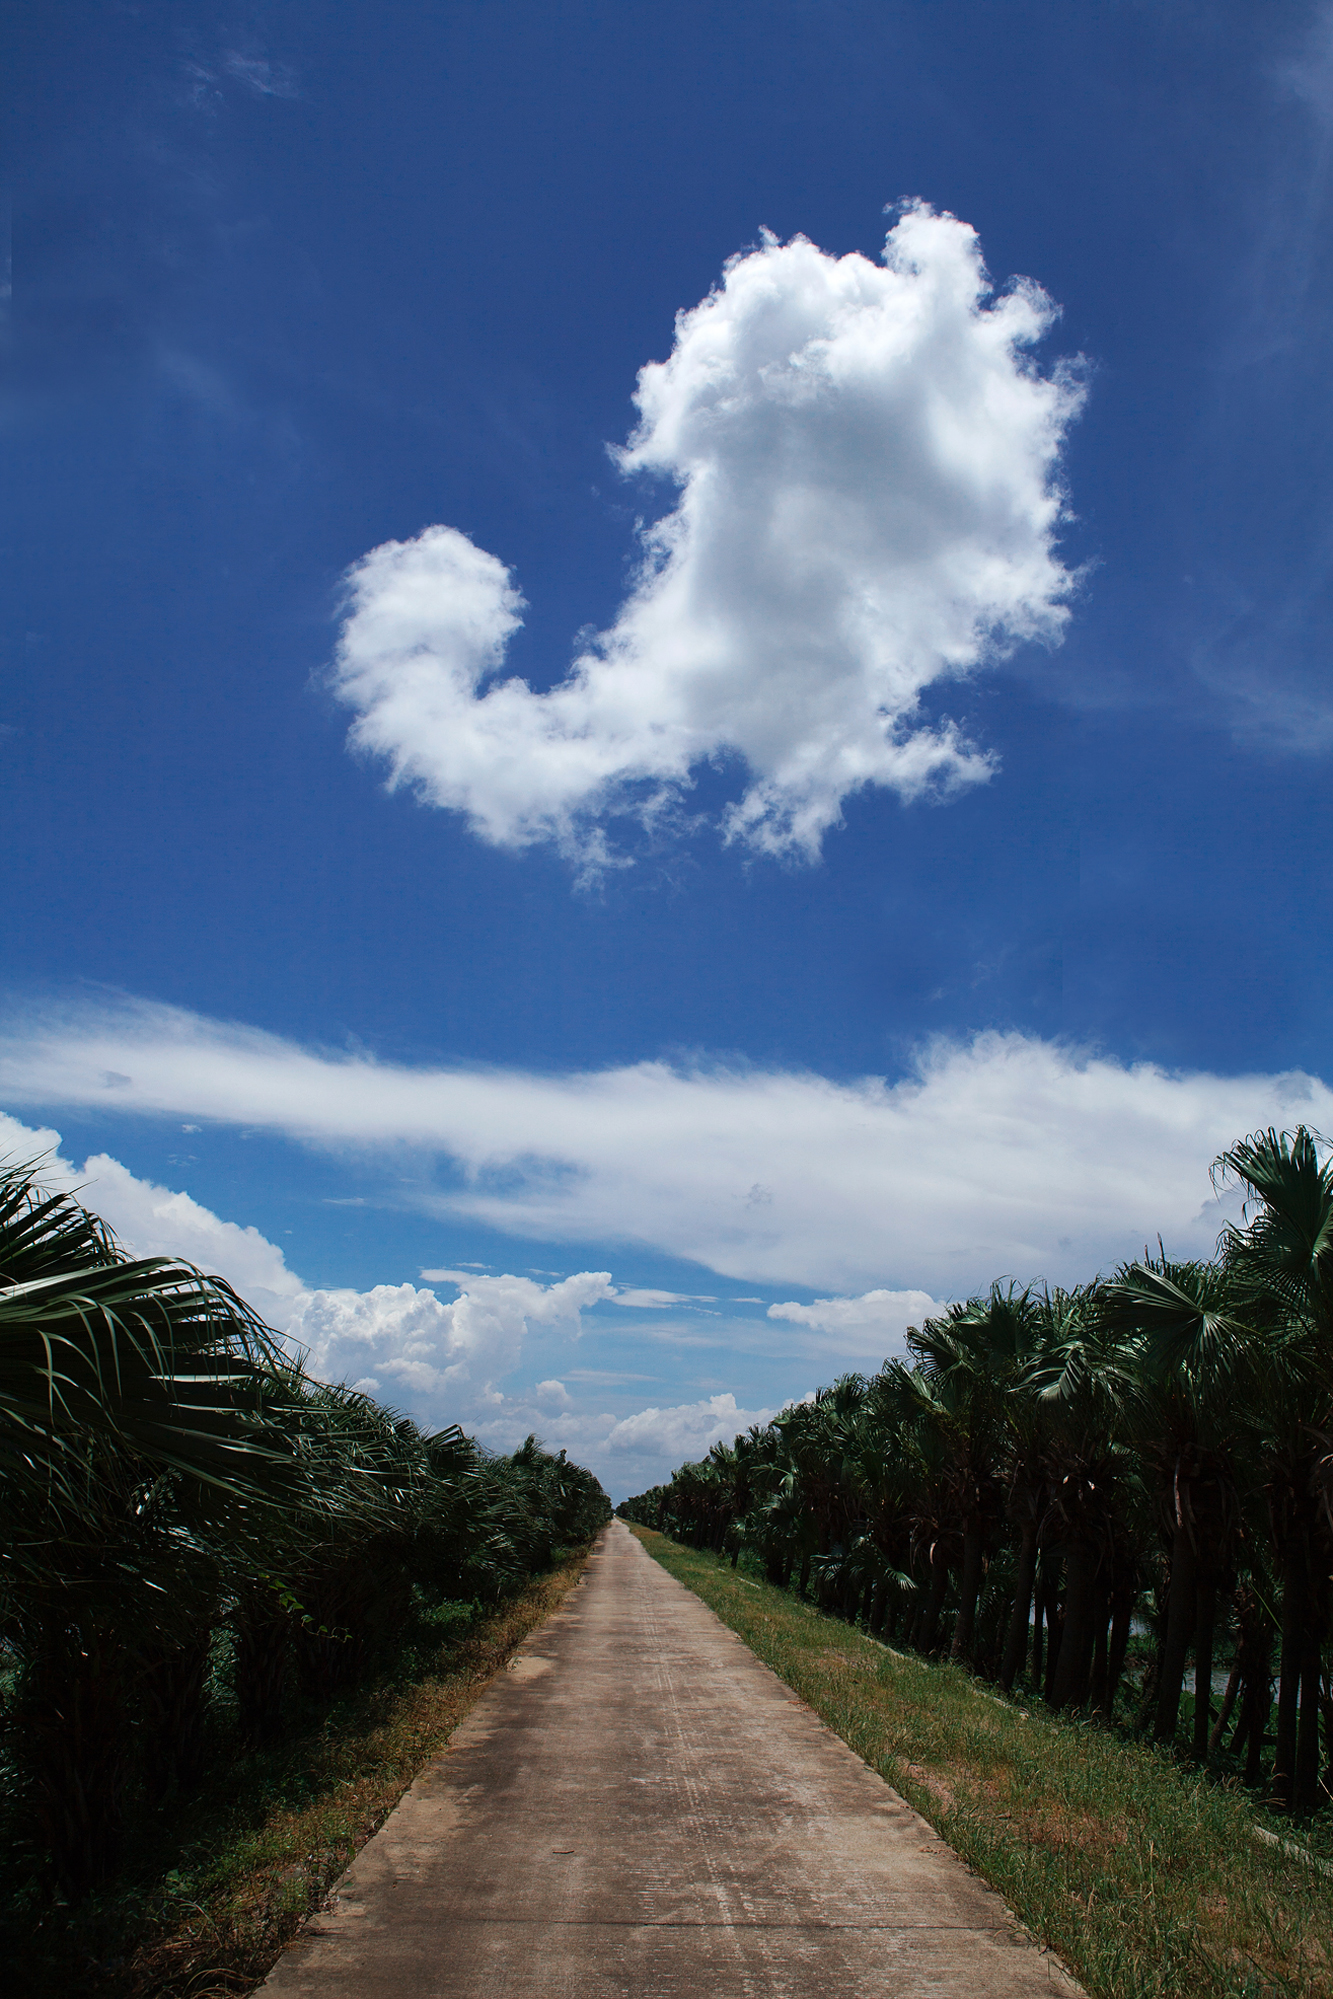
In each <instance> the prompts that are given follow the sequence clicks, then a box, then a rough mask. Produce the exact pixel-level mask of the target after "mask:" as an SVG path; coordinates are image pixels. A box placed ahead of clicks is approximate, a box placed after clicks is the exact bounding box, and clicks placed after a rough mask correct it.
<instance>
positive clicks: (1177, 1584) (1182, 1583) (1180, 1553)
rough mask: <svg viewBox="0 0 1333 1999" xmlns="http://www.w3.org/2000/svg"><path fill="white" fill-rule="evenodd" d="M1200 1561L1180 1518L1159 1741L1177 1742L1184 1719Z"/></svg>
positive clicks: (1157, 1719)
mask: <svg viewBox="0 0 1333 1999" xmlns="http://www.w3.org/2000/svg"><path fill="white" fill-rule="evenodd" d="M1197 1578H1198V1562H1197V1559H1196V1557H1195V1553H1194V1543H1193V1542H1192V1541H1191V1539H1190V1535H1189V1529H1188V1527H1187V1526H1186V1525H1185V1522H1184V1521H1183V1520H1180V1519H1177V1521H1176V1531H1175V1536H1174V1538H1173V1540H1172V1543H1171V1581H1170V1584H1169V1586H1168V1591H1167V1600H1166V1643H1165V1644H1164V1645H1163V1647H1162V1667H1161V1676H1160V1678H1159V1680H1158V1682H1157V1712H1156V1715H1155V1716H1154V1718H1153V1737H1154V1740H1155V1741H1157V1742H1171V1741H1173V1740H1174V1739H1175V1733H1176V1723H1177V1721H1178V1720H1179V1718H1180V1690H1181V1686H1182V1684H1183V1682H1184V1678H1185V1655H1186V1653H1187V1652H1188V1651H1189V1646H1190V1639H1191V1638H1192V1637H1193V1635H1194V1618H1195V1611H1196V1608H1197V1597H1198V1582H1197Z"/></svg>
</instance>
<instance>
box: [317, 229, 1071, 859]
mask: <svg viewBox="0 0 1333 1999" xmlns="http://www.w3.org/2000/svg"><path fill="white" fill-rule="evenodd" d="M1052 316H1053V308H1052V306H1051V304H1050V301H1049V300H1048V299H1047V298H1046V297H1045V295H1044V294H1043V293H1042V292H1041V291H1039V290H1038V289H1037V288H1036V287H1035V286H1034V285H1031V284H1027V283H1019V284H1017V285H1016V286H1014V287H1013V288H1012V289H1011V290H1010V291H1008V292H1007V293H1006V294H1004V295H1003V296H1001V297H998V298H997V297H995V296H994V295H993V294H992V292H991V289H990V286H989V282H988V280H987V277H986V273H985V268H984V266H983V263H982V260H981V252H980V248H979V245H978V242H977V238H976V235H975V232H974V231H973V230H972V229H970V228H969V227H968V226H967V225H966V224H965V223H963V222H960V221H958V220H956V219H955V218H954V217H953V216H951V215H938V214H935V213H933V212H932V211H931V210H930V209H929V208H927V207H925V206H924V205H921V204H917V205H915V206H913V207H910V208H909V209H907V210H906V212H905V213H904V214H903V215H902V216H901V218H900V220H899V221H898V222H897V224H896V226H895V227H894V228H893V229H892V231H891V232H890V234H889V237H888V240H887V242H886V245H885V249H884V254H883V261H882V263H879V264H875V263H872V262H871V261H870V260H869V259H868V258H866V257H863V256H860V255H850V256H844V257H833V256H829V255H827V254H825V252H823V251H822V250H820V249H818V248H817V247H816V246H815V245H814V244H813V243H810V242H808V241H806V240H805V238H803V237H797V238H795V239H794V240H793V241H792V242H790V243H779V242H778V241H777V240H776V238H773V237H768V236H766V237H765V239H764V241H763V243H762V245H761V246H760V247H759V248H757V249H755V250H753V251H751V252H749V253H748V254H746V255H743V256H738V257H736V258H734V259H732V261H731V262H730V263H729V264H728V266H727V268H726V271H725V274H724V276H723V279H722V282H721V284H720V285H719V286H718V287H717V288H716V289H715V290H714V291H713V292H711V293H710V294H709V296H708V297H707V298H706V299H705V300H704V301H703V302H702V303H701V304H700V305H698V306H696V307H695V308H694V309H693V310H692V311H689V312H684V313H682V314H681V315H680V316H679V318H678V320H677V324H676V337H675V345H674V348H673V350H672V353H671V355H670V357H669V359H668V360H666V361H665V362H660V363H658V362H654V363H650V364H649V365H648V366H647V367H645V368H644V369H643V370H642V371H641V373H640V375H639V383H638V390H637V394H636V396H635V401H636V404H637V407H638V412H639V422H638V425H637V428H636V429H635V431H634V433H633V435H632V437H631V438H630V441H629V444H628V446H627V447H626V448H625V449H624V450H622V451H620V452H618V453H617V454H616V456H617V458H618V460H619V463H620V465H621V467H622V468H623V470H624V471H626V472H627V473H645V474H652V475H657V476H659V477H663V478H666V479H668V480H670V481H672V482H674V484H675V485H676V487H677V488H678V499H677V501H676V504H675V506H674V507H673V508H672V509H671V511H670V512H668V513H667V514H666V515H665V516H664V517H663V518H661V519H659V520H658V521H656V522H655V523H653V524H652V525H650V526H649V527H647V528H646V529H644V530H643V531H642V541H643V560H642V564H641V567H640V570H639V573H638V576H637V580H636V582H635V584H634V586H633V588H632V589H631V591H630V594H629V596H628V597H627V599H626V601H625V603H624V604H623V606H622V607H621V610H620V612H619V615H618V617H617V618H616V621H615V623H614V624H613V626H612V627H611V628H610V630H608V631H606V632H603V633H602V634H601V635H600V636H599V637H598V638H597V639H596V640H595V642H594V643H593V644H592V645H591V646H590V647H589V649H588V650H587V651H585V652H584V653H583V654H582V655H581V656H580V657H578V658H577V659H576V660H575V662H574V665H573V668H572V670H571V672H570V674H569V677H568V678H567V679H566V680H564V681H563V682H562V683H561V684H560V685H558V686H556V687H554V688H553V689H551V690H550V691H549V692H547V693H534V692H533V691H532V690H531V688H529V687H528V686H527V685H526V683H524V682H522V681H520V680H517V679H498V678H496V677H495V676H496V675H497V671H498V669H500V668H501V666H502V664H503V660H504V655H505V648H506V644H507V641H508V640H509V638H510V636H511V635H512V633H513V631H514V629H515V627H516V625H517V623H518V621H519V618H520V615H521V611H522V608H523V606H522V599H521V597H520V596H519V593H518V590H517V587H516V585H515V584H514V581H513V579H512V578H511V576H510V575H509V572H508V571H507V570H506V568H505V566H504V565H503V564H502V563H501V562H500V561H498V560H497V559H496V557H495V556H493V555H490V554H487V553H485V552H484V551H483V550H481V549H479V548H477V547H476V546H475V545H474V544H473V543H472V542H471V541H469V540H468V539H467V537H466V536H465V535H463V534H460V533H459V532H458V531H457V530H456V529H454V528H449V527H431V528H427V529H426V530H425V531H424V532H423V533H422V534H421V535H419V536H418V537H417V538H416V539H415V540H412V541H406V542H396V541H395V542H386V543H385V544H384V545H383V546H382V547H379V548H376V549H373V550H372V551H371V552H370V553H369V554H368V555H367V556H365V557H364V558H363V559H362V560H361V561H360V562H358V563H357V564H356V565H355V566H354V567H353V569H352V570H351V571H350V572H349V574H348V577H347V590H348V604H347V616H346V619H345V622H344V624H343V628H342V633H341V639H340V644H339V648H338V653H337V659H336V664H335V669H334V685H335V687H336V690H337V692H338V693H339V695H340V696H341V698H342V699H343V700H344V701H346V702H347V703H348V704H349V705H350V706H351V707H352V708H354V709H355V710H356V714H357V720H356V722H355V724H354V726H353V731H352V735H353V740H354V742H355V743H356V744H357V745H359V746H360V747H361V748H362V749H365V750H368V751H370V752H373V753H375V754H378V755H380V756H383V757H385V758H387V759H388V760H389V763H390V766H391V770H392V780H393V781H394V782H406V783H411V784H413V785H415V786H416V787H417V788H418V790H419V791H420V793H421V795H422V796H423V797H425V798H426V799H428V800H430V801H431V802H432V803H434V804H436V805H440V806H444V807H447V808H449V809H451V810H455V811H459V812H463V813H466V814H467V815H468V817H469V819H470V821H471V824H472V826H473V828H474V830H475V831H476V832H477V833H478V834H480V836H481V837H482V838H484V839H486V840H489V841H492V842H495V843H497V844H499V845H503V846H510V847H520V846H523V845H525V844H527V843H529V842H532V841H535V840H543V839H553V840H556V841H558V842H559V843H561V844H562V845H563V846H565V847H566V848H567V849H569V850H571V851H575V852H578V853H579V854H580V855H581V856H582V857H583V858H584V860H585V861H587V862H591V863H592V864H593V865H597V864H599V863H601V862H604V861H605V860H606V859H607V858H608V857H609V856H608V849H607V847H606V844H605V834H604V831H603V830H602V827H601V826H599V825H598V824H597V823H596V822H597V821H598V820H599V819H604V818H605V816H606V814H608V813H609V812H614V811H622V812H624V811H634V812H637V813H638V814H639V815H640V816H643V817H646V818H647V819H649V820H653V819H656V818H659V817H660V815H661V814H662V813H663V812H664V811H670V810H671V809H672V808H673V806H674V805H675V804H676V803H678V801H679V798H680V794H681V790H682V787H684V786H685V785H686V784H687V783H688V780H689V774H690V772H691V770H692V769H693V768H694V767H695V766H697V765H698V764H700V763H701V762H702V761H704V760H713V761H716V760H718V759H721V758H728V757H733V758H739V759H741V760H742V761H743V764H744V767H745V771H746V782H745V788H744V791H743V794H742V796H741V797H740V798H739V799H737V800H736V801H734V802H733V804H732V806H731V807H730V809H729V811H728V813H727V816H726V822H725V825H726V832H727V834H728V836H730V837H733V838H740V839H743V840H745V841H748V842H749V843H751V844H752V845H754V846H756V847H759V848H761V849H766V850H769V851H773V852H777V851H783V850H799V851H804V852H805V853H807V854H813V853H814V852H815V851H816V850H817V849H818V846H819V843H820V840H821V838H822V836H823V834H824V832H825V831H826V829H827V828H828V827H829V826H830V825H832V824H834V823H835V822H836V821H837V820H838V818H839V815H840V812H841V809H842V803H843V800H844V799H845V798H847V797H848V796H849V795H850V794H852V793H854V792H856V791H858V790H859V789H861V788H862V787H864V786H866V785H880V786H888V787H891V788H892V789H894V790H895V791H897V792H898V793H900V794H901V795H902V796H904V797H906V798H913V797H916V796H917V795H918V794H920V793H921V792H922V791H924V790H926V789H928V788H933V789H936V790H940V789H946V790H947V789H948V788H950V787H955V786H958V785H962V784H967V783H971V782H975V781H977V780H978V779H981V778H984V777H985V776H986V775H987V774H988V772H989V770H990V764H989V762H988V760H987V758H986V757H985V755H983V754H982V753H980V752H979V751H977V750H976V749H975V748H973V747H972V746H970V745H969V744H968V743H967V742H966V741H965V740H964V739H963V738H962V736H961V735H960V734H959V732H958V730H957V729H956V728H955V726H954V725H953V724H952V723H950V722H948V721H937V722H931V721H930V720H928V719H927V718H925V717H924V716H923V713H922V708H921V699H922V695H923V693H924V692H925V690H926V689H927V688H929V687H930V686H931V685H932V684H933V683H936V682H939V681H941V680H948V679H950V678H954V677H956V676H958V675H960V674H964V673H966V672H968V671H969V670H971V669H973V668H976V667H977V666H979V665H981V664H983V663H984V662H985V661H987V660H988V659H991V658H994V657H995V656H996V655H997V654H999V653H1001V652H1003V651H1004V650H1005V649H1006V648H1007V647H1009V646H1011V645H1012V644H1013V643H1015V642H1017V641H1020V640H1026V639H1042V640H1046V641H1052V640H1055V639H1058V637H1059V636H1060V633H1061V631H1062V629H1063V626H1064V622H1065V620H1066V617H1067V615H1068V614H1067V610H1066V608H1065V604H1064V600H1065V598H1066V597H1067V595H1068V592H1069V588H1070V577H1069V574H1068V572H1067V571H1066V570H1065V568H1064V567H1063V566H1062V564H1061V562H1060V560H1059V557H1058V554H1057V552H1056V547H1055V538H1056V534H1057V531H1058V527H1059V523H1060V518H1061V512H1062V499H1061V494H1060V489H1059V485H1058V481H1057V478H1056V470H1057V463H1058V457H1059V452H1060V448H1061V442H1062V439H1063V435H1064V432H1065V429H1066V427H1067V425H1068V423H1069V422H1070V420H1071V418H1072V416H1073V414H1074V412H1075V411H1076V409H1077V407H1078V402H1079V395H1080V391H1079V388H1078V386H1077V383H1076V380H1075V379H1074V377H1073V375H1072V374H1070V373H1069V372H1068V371H1057V372H1056V373H1055V374H1054V375H1048V376H1044V375H1042V374H1041V372H1040V371H1039V370H1038V369H1037V368H1036V367H1035V366H1034V365H1033V363H1032V361H1031V358H1030V352H1029V350H1030V349H1031V347H1032V345H1033V343H1034V342H1036V341H1037V340H1038V339H1039V338H1040V337H1041V336H1042V334H1043V333H1044V332H1045V331H1046V330H1047V328H1048V326H1049V325H1050V322H1051V319H1052Z"/></svg>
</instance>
